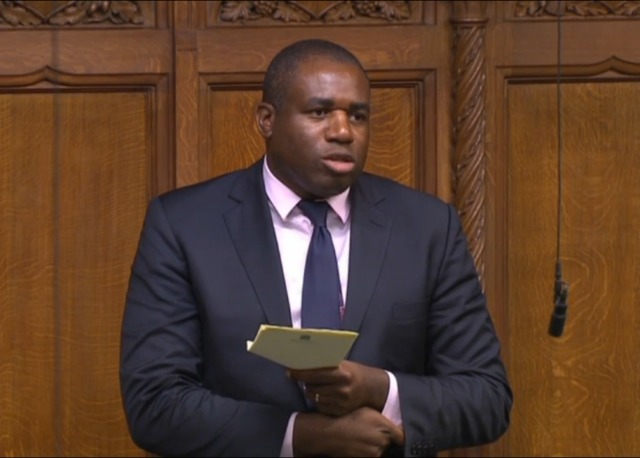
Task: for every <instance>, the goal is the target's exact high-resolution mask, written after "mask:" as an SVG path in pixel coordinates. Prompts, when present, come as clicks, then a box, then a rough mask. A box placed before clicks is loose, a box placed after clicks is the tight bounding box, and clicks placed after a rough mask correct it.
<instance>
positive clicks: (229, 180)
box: [156, 169, 247, 214]
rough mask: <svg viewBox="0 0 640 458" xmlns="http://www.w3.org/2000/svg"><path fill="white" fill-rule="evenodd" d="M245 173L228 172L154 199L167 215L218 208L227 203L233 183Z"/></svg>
mask: <svg viewBox="0 0 640 458" xmlns="http://www.w3.org/2000/svg"><path fill="white" fill-rule="evenodd" d="M245 173H247V170H246V169H242V170H236V171H234V172H229V173H226V174H224V175H220V176H217V177H214V178H209V179H207V180H204V181H200V182H198V183H194V184H190V185H186V186H182V187H180V188H176V189H173V190H171V191H167V192H165V193H162V194H160V195H159V196H158V197H157V198H156V199H157V200H158V201H160V203H161V204H162V206H163V208H164V210H165V211H166V212H168V213H176V212H177V213H183V214H189V213H193V212H198V211H199V210H203V209H204V208H205V207H209V208H210V207H211V206H218V207H219V206H220V205H223V204H224V203H226V202H228V201H229V199H228V196H229V193H230V191H231V189H232V187H233V185H234V183H235V182H236V181H237V180H238V178H240V177H241V176H243V174H245Z"/></svg>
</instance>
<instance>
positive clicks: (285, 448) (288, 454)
mask: <svg viewBox="0 0 640 458" xmlns="http://www.w3.org/2000/svg"><path fill="white" fill-rule="evenodd" d="M297 416H298V412H295V413H293V414H292V415H291V416H290V417H289V424H288V425H287V432H286V433H285V434H284V440H283V441H282V449H281V450H280V456H281V457H282V458H293V427H294V425H295V424H296V417H297Z"/></svg>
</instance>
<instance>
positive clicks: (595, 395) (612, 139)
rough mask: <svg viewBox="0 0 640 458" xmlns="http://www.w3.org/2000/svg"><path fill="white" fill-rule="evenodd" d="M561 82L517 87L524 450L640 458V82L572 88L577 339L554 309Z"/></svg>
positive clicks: (570, 237)
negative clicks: (553, 318)
mask: <svg viewBox="0 0 640 458" xmlns="http://www.w3.org/2000/svg"><path fill="white" fill-rule="evenodd" d="M555 91H556V87H555V85H552V84H527V85H513V86H511V87H510V88H509V94H508V96H509V113H510V118H509V129H510V133H511V135H510V156H509V176H510V181H509V207H508V214H509V225H508V233H509V258H508V262H509V265H508V272H509V277H508V285H509V298H508V301H509V305H510V307H509V345H510V347H511V350H510V352H511V354H512V355H513V356H512V357H511V358H510V359H509V369H510V373H511V378H512V381H513V385H514V390H515V392H516V393H517V399H518V401H517V402H516V404H515V412H514V425H513V429H512V431H511V434H510V438H511V447H512V448H511V451H512V453H513V454H514V456H622V455H629V456H638V455H640V434H638V433H639V432H640V357H639V356H638V349H640V314H639V313H638V309H637V305H638V304H640V287H639V284H640V283H639V282H638V280H639V279H640V237H638V234H640V181H639V180H638V174H637V171H638V167H639V166H640V152H639V151H638V148H637V146H638V145H640V131H638V129H637V126H638V123H640V113H639V112H638V110H635V109H634V106H636V105H637V103H638V101H640V86H638V84H637V83H632V82H629V83H623V82H620V83H606V84H603V83H580V84H577V83H576V84H571V85H566V86H565V87H564V88H563V117H564V123H563V125H564V139H565V142H564V160H563V163H562V165H563V170H564V177H563V178H564V179H563V183H564V189H563V197H564V199H563V208H564V210H563V213H562V230H563V233H562V239H561V249H562V260H563V268H564V278H565V280H566V281H568V282H569V283H570V288H571V289H570V295H569V303H570V308H569V318H568V323H567V327H566V331H565V335H564V336H563V337H562V338H560V339H558V340H554V339H553V338H551V337H550V336H549V335H548V334H547V326H548V323H549V318H550V314H551V312H552V307H553V284H554V272H555V256H556V225H557V217H556V216H555V214H556V212H557V204H558V203H557V199H558V188H557V178H558V173H557V170H558V167H557V127H556V125H557V124H556V123H557V111H556V110H557V108H556V100H557V99H556V92H555Z"/></svg>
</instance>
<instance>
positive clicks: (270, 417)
mask: <svg viewBox="0 0 640 458" xmlns="http://www.w3.org/2000/svg"><path fill="white" fill-rule="evenodd" d="M202 332H203V331H202V330H201V323H200V319H199V315H198V305H197V304H196V300H195V298H194V293H193V291H192V288H191V284H190V278H189V271H188V265H187V262H186V260H185V258H184V256H183V254H182V250H181V249H180V245H179V243H178V242H177V240H176V238H175V237H174V235H173V233H172V231H171V228H170V225H169V222H168V220H167V217H166V215H165V212H164V209H163V206H162V203H161V201H160V200H159V199H157V198H156V199H154V200H152V201H151V203H150V205H149V208H148V211H147V215H146V218H145V224H144V227H143V229H142V233H141V236H140V241H139V245H138V251H137V253H136V256H135V259H134V262H133V266H132V270H131V278H130V282H129V289H128V292H127V296H126V305H125V311H124V318H123V323H122V335H121V339H122V340H121V366H120V382H121V393H122V398H123V403H124V409H125V414H126V419H127V422H128V426H129V431H130V433H131V436H132V438H133V440H134V442H135V443H136V444H137V445H138V446H139V447H140V448H142V449H144V450H146V451H148V452H151V453H153V454H156V455H160V456H278V455H279V454H280V449H281V447H282V443H283V439H284V435H285V431H286V428H287V423H288V421H289V417H290V415H291V414H292V412H290V411H286V410H283V409H280V408H277V407H275V406H270V405H264V404H254V403H249V402H243V401H239V400H234V399H229V398H226V397H222V396H218V395H216V394H214V393H213V392H211V391H210V390H208V389H207V388H206V387H204V386H203V383H202V378H201V372H202V364H203V359H202V352H201V351H202V350H201V348H202V335H201V333H202Z"/></svg>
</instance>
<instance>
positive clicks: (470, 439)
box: [395, 205, 513, 456]
mask: <svg viewBox="0 0 640 458" xmlns="http://www.w3.org/2000/svg"><path fill="white" fill-rule="evenodd" d="M448 210H449V211H448V215H449V221H448V230H447V234H446V239H445V240H443V242H442V243H444V244H445V246H444V250H443V252H444V254H443V257H442V259H441V260H440V261H439V262H440V265H439V266H438V265H435V266H434V268H435V269H438V275H437V281H436V283H435V288H434V290H433V295H432V298H431V302H430V305H429V307H430V310H429V315H428V320H429V321H428V326H427V346H428V348H427V355H428V356H427V361H426V374H427V375H426V376H418V375H411V374H402V373H396V374H395V375H396V378H397V381H398V390H399V395H400V405H401V410H402V420H403V424H404V428H405V434H406V443H405V448H406V450H405V453H406V455H405V456H411V455H415V454H435V453H438V452H439V451H442V450H450V449H454V448H460V447H472V446H478V445H484V444H487V443H491V442H494V441H496V440H498V439H499V438H500V437H501V436H502V435H503V434H504V433H505V432H506V430H507V427H508V425H509V418H510V411H511V406H512V403H513V394H512V391H511V388H510V386H509V382H508V380H507V375H506V371H505V368H504V365H503V362H502V360H501V356H500V343H499V341H498V338H497V335H496V332H495V329H494V325H493V322H492V319H491V317H490V315H489V312H488V310H487V307H486V299H485V296H484V294H483V292H482V289H481V285H480V282H479V279H478V274H477V271H476V269H475V266H474V262H473V258H472V256H471V254H470V252H469V249H468V245H467V240H466V237H465V235H464V232H463V230H462V226H461V223H460V219H459V217H458V213H457V211H456V210H455V208H454V207H453V206H451V205H449V206H448Z"/></svg>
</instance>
